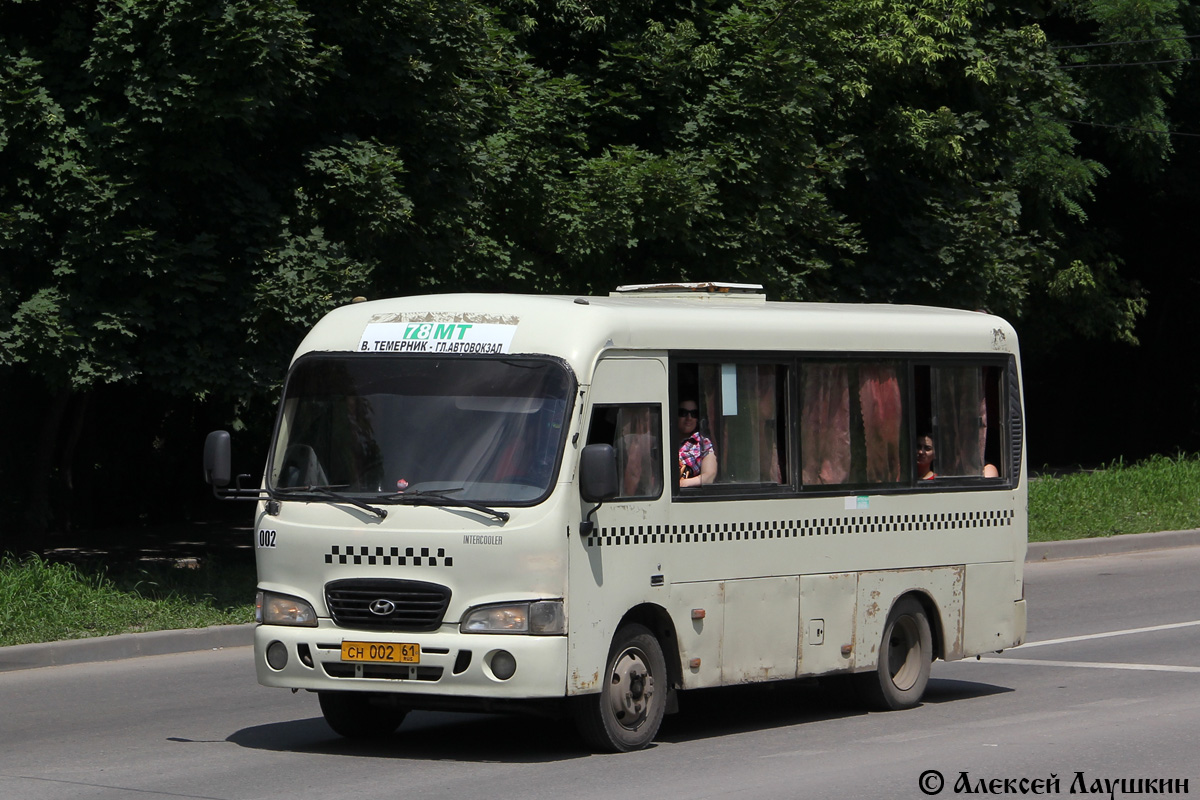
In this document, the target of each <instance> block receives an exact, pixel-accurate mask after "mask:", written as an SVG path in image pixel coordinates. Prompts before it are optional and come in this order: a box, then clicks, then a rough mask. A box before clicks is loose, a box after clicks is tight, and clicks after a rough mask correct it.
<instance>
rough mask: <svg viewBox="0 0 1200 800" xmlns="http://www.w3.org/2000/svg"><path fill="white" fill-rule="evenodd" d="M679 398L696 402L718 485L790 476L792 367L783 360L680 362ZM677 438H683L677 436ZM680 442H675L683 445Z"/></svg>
mask: <svg viewBox="0 0 1200 800" xmlns="http://www.w3.org/2000/svg"><path fill="white" fill-rule="evenodd" d="M676 381H677V392H678V395H679V398H678V399H679V403H680V405H682V404H683V403H684V402H686V401H694V402H695V403H696V405H697V407H698V409H699V415H700V416H699V426H698V430H699V432H700V434H701V435H702V436H704V437H706V438H707V439H709V441H711V442H712V446H713V452H714V453H715V454H716V459H717V474H716V478H715V480H714V481H713V482H714V483H716V484H751V485H763V484H783V483H787V481H788V469H787V467H788V464H787V459H788V447H787V430H788V424H787V408H788V402H787V391H788V368H787V367H786V366H785V365H783V364H769V363H768V364H762V363H736V362H735V363H728V362H726V363H719V364H713V363H702V364H695V363H692V364H686V363H685V364H680V365H679V367H678V370H677V372H676ZM677 438H678V437H677ZM680 444H681V441H679V442H675V448H676V449H678V447H679V445H680Z"/></svg>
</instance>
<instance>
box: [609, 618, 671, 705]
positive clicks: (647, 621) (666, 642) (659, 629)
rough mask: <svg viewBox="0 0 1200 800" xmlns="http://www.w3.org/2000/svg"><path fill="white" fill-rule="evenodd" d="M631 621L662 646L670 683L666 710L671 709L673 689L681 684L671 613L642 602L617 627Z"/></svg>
mask: <svg viewBox="0 0 1200 800" xmlns="http://www.w3.org/2000/svg"><path fill="white" fill-rule="evenodd" d="M631 623H636V624H638V625H642V626H643V627H645V628H646V629H648V630H649V631H650V632H651V633H653V634H654V638H656V639H658V643H659V645H660V646H661V647H662V650H663V658H664V659H665V660H666V662H667V676H668V678H670V685H671V696H672V702H671V703H669V704H668V710H673V705H674V703H673V698H674V696H675V690H676V689H678V688H679V687H680V686H681V685H682V684H683V665H682V664H681V663H680V656H679V637H678V636H676V634H675V623H674V622H672V621H671V615H670V614H668V613H667V610H666V609H665V608H663V607H662V606H660V605H656V604H654V603H642V604H641V605H638V606H634V607H633V608H631V609H629V610H628V611H626V612H625V616H623V617H621V622H620V624H619V625H618V626H617V629H618V630H619V629H620V628H622V627H624V626H625V625H629V624H631Z"/></svg>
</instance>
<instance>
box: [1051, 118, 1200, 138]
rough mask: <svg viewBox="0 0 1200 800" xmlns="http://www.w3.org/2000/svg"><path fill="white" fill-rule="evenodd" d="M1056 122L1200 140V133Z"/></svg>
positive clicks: (1092, 123) (1129, 126) (1056, 119)
mask: <svg viewBox="0 0 1200 800" xmlns="http://www.w3.org/2000/svg"><path fill="white" fill-rule="evenodd" d="M1051 119H1053V120H1054V121H1055V122H1063V123H1066V124H1067V125H1087V126H1089V127H1092V128H1112V129H1113V130H1118V131H1133V132H1135V133H1156V134H1159V135H1162V136H1186V137H1188V138H1191V139H1200V133H1183V132H1182V131H1156V130H1154V129H1153V128H1135V127H1133V126H1131V125H1107V124H1105V123H1103V122H1084V121H1083V120H1079V119H1059V118H1057V117H1051Z"/></svg>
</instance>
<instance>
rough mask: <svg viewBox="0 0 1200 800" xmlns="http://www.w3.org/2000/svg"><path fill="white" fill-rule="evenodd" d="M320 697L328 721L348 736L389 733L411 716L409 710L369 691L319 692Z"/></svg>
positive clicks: (365, 736) (335, 729) (337, 732)
mask: <svg viewBox="0 0 1200 800" xmlns="http://www.w3.org/2000/svg"><path fill="white" fill-rule="evenodd" d="M317 700H318V701H319V702H320V704H321V714H322V715H324V717H325V722H327V723H328V724H329V727H331V728H333V731H334V733H336V734H338V735H339V736H345V737H346V738H347V739H367V738H371V737H376V736H388V735H390V734H392V733H394V732H395V730H396V728H399V727H400V723H401V722H403V721H404V717H405V716H407V715H408V709H406V708H401V707H396V706H393V705H390V704H388V703H382V702H377V701H375V700H374V696H373V695H371V694H370V693H369V692H317Z"/></svg>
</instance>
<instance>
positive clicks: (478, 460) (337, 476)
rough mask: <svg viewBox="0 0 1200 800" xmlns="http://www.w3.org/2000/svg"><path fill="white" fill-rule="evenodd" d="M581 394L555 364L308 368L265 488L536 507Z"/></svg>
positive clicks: (288, 405) (360, 359) (314, 359)
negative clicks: (576, 394) (576, 396)
mask: <svg viewBox="0 0 1200 800" xmlns="http://www.w3.org/2000/svg"><path fill="white" fill-rule="evenodd" d="M574 392H575V382H574V379H573V377H572V375H571V373H570V371H569V370H568V369H567V367H566V365H565V364H563V363H562V362H561V361H557V360H554V359H550V358H545V357H541V358H539V357H507V358H503V359H497V358H487V357H480V358H472V357H463V356H454V357H449V358H441V357H439V358H426V357H421V356H411V355H410V356H390V355H388V356H374V355H344V354H315V355H309V356H305V357H303V358H301V359H299V360H298V361H297V362H296V364H295V366H294V367H293V368H292V372H291V374H290V375H289V377H288V380H287V385H286V386H285V388H284V395H283V405H282V410H281V413H280V418H279V427H278V430H277V431H276V438H275V445H274V447H273V449H272V455H271V463H270V465H269V467H268V472H267V486H268V488H269V489H270V490H271V491H273V492H277V493H280V494H286V495H289V496H296V495H298V494H304V493H305V490H306V489H313V490H315V489H318V488H320V489H326V490H336V491H337V492H338V493H340V494H343V495H348V496H354V497H359V498H362V497H368V498H370V499H371V500H372V501H374V502H387V501H388V498H393V499H395V500H396V502H403V501H405V500H406V499H408V498H413V497H420V496H433V495H439V496H442V497H445V498H447V499H453V500H463V501H473V502H477V503H491V504H496V505H531V504H533V503H536V502H539V501H540V500H542V499H544V498H545V497H546V496H547V495H548V494H549V491H550V487H551V486H552V485H553V482H554V478H555V475H556V474H557V472H558V464H559V459H560V456H561V454H562V449H563V439H564V436H565V432H566V429H567V421H568V420H567V415H568V413H569V410H570V401H571V398H572V397H573V395H574Z"/></svg>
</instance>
